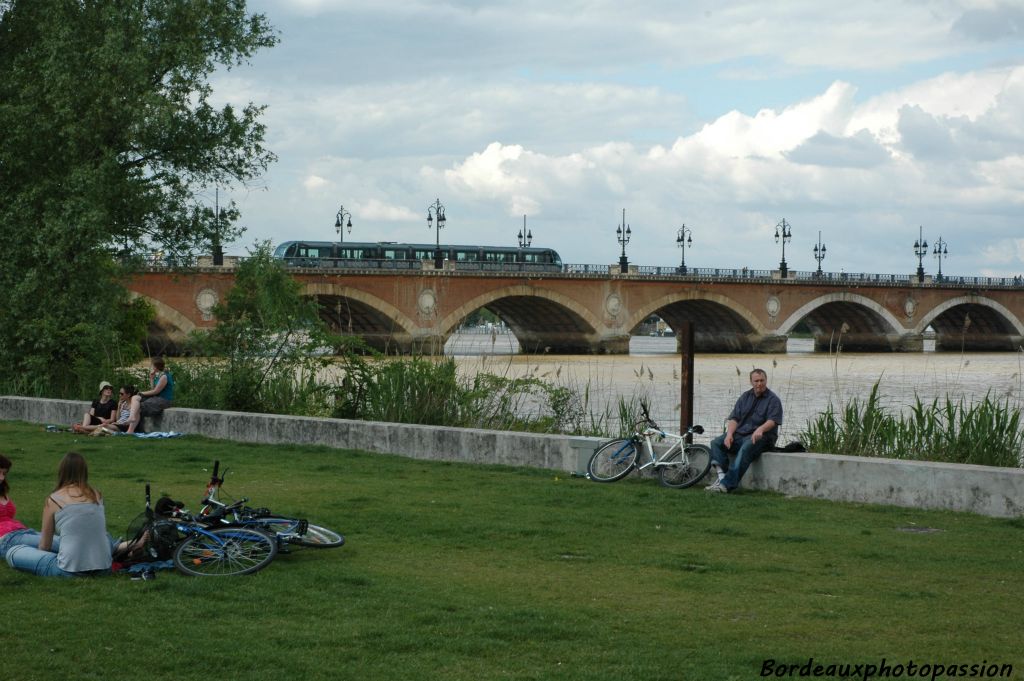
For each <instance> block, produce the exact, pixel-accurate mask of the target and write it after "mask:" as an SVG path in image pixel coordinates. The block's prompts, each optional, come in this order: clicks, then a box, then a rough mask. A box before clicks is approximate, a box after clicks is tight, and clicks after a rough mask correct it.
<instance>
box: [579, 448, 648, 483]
mask: <svg viewBox="0 0 1024 681" xmlns="http://www.w3.org/2000/svg"><path fill="white" fill-rule="evenodd" d="M617 447H618V448H617ZM627 448H630V451H629V452H626V449H627ZM609 452H610V454H609ZM623 452H625V454H624V456H625V458H622V459H619V460H618V461H615V462H612V465H614V466H615V468H616V470H615V472H614V473H612V474H605V472H604V469H603V467H602V463H603V462H604V461H605V460H609V461H610V459H611V458H612V457H615V456H619V455H622V454H623ZM639 454H640V451H639V449H638V448H637V445H636V441H634V440H633V439H632V438H621V437H620V438H616V439H614V440H609V441H608V442H605V443H603V444H602V445H601V446H600V447H598V448H597V449H596V450H595V451H594V454H593V455H592V456H591V457H590V460H589V461H588V462H587V477H589V478H590V479H591V480H593V481H594V482H615V481H616V480H621V479H622V478H624V477H626V476H627V475H629V472H630V471H632V470H633V467H634V466H635V465H636V459H637V456H639Z"/></svg>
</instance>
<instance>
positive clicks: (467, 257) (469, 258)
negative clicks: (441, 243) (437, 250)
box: [455, 251, 480, 262]
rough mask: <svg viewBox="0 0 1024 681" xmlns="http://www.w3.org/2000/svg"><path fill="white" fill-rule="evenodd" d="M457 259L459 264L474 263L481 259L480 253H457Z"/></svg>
mask: <svg viewBox="0 0 1024 681" xmlns="http://www.w3.org/2000/svg"><path fill="white" fill-rule="evenodd" d="M455 259H456V260H458V261H459V262H474V261H476V260H479V259H480V252H479V251H455Z"/></svg>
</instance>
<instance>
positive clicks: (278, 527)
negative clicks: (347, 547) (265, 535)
mask: <svg viewBox="0 0 1024 681" xmlns="http://www.w3.org/2000/svg"><path fill="white" fill-rule="evenodd" d="M248 522H249V523H251V524H254V525H258V526H259V527H260V528H261V529H263V530H266V531H267V532H269V533H271V534H273V535H277V537H278V539H280V540H281V541H284V542H287V543H288V544H296V545H298V546H310V547H313V548H317V549H333V548H337V547H338V546H341V545H343V544H344V543H345V537H343V536H342V535H340V534H338V533H337V532H335V531H334V530H329V529H327V528H326V527H320V526H319V525H313V524H309V525H307V526H306V531H305V532H304V533H303V532H302V531H301V525H302V523H301V521H299V520H296V519H295V518H283V517H278V516H270V517H267V518H253V519H252V520H250V521H248Z"/></svg>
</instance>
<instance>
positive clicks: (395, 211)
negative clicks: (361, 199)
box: [354, 199, 420, 222]
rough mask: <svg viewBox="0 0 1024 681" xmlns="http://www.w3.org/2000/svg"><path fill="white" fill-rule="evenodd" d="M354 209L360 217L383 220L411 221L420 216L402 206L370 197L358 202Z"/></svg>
mask: <svg viewBox="0 0 1024 681" xmlns="http://www.w3.org/2000/svg"><path fill="white" fill-rule="evenodd" d="M354 210H355V211H356V212H357V213H358V214H359V216H360V217H361V218H366V219H368V220H383V221H385V222H398V221H402V220H407V221H409V222H413V221H415V220H418V219H419V218H420V216H419V214H417V213H414V212H413V211H411V210H409V209H408V208H406V207H404V206H393V205H390V204H388V203H385V202H384V201H381V200H379V199H370V200H369V201H366V202H365V203H358V204H356V206H355V208H354Z"/></svg>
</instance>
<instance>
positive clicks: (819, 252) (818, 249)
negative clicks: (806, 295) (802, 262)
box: [814, 229, 825, 278]
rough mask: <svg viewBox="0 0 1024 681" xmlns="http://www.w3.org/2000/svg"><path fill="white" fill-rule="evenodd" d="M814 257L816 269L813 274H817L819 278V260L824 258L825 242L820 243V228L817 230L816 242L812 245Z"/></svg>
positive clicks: (820, 274) (820, 273)
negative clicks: (816, 262)
mask: <svg viewBox="0 0 1024 681" xmlns="http://www.w3.org/2000/svg"><path fill="white" fill-rule="evenodd" d="M814 259H815V260H817V261H818V271H817V272H816V273H815V274H817V276H818V278H821V276H822V272H821V261H822V260H824V259H825V244H823V243H821V230H820V229H819V230H818V243H817V245H816V246H815V247H814Z"/></svg>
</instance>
